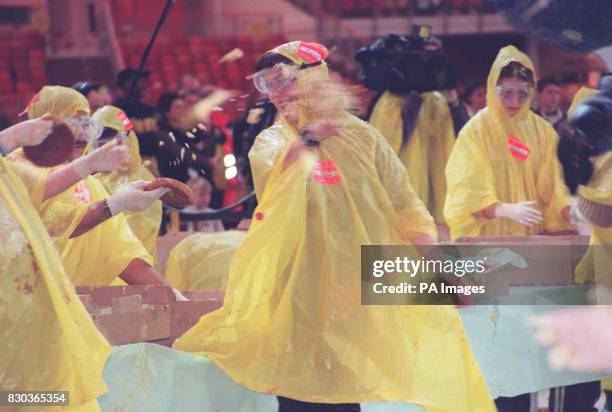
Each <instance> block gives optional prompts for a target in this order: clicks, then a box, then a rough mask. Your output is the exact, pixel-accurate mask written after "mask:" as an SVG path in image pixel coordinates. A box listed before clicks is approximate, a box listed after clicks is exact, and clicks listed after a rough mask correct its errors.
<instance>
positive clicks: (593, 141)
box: [557, 90, 612, 193]
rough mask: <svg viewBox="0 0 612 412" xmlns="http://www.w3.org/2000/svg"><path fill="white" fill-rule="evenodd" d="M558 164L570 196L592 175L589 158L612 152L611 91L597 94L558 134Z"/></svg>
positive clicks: (577, 108)
mask: <svg viewBox="0 0 612 412" xmlns="http://www.w3.org/2000/svg"><path fill="white" fill-rule="evenodd" d="M559 136H560V140H559V146H558V149H557V152H558V155H559V161H560V162H561V165H562V166H563V172H564V175H565V182H566V184H567V185H568V187H569V188H570V191H571V192H572V193H575V192H576V189H577V188H578V185H580V184H586V183H588V181H589V180H590V179H591V175H592V174H593V165H592V164H591V161H590V158H591V157H594V156H599V155H602V154H604V153H606V152H609V151H610V150H612V90H604V91H601V92H599V93H597V94H596V95H595V96H593V97H592V98H591V99H589V100H587V101H586V102H584V103H582V104H580V105H578V107H576V109H574V113H573V114H572V117H571V119H569V122H568V124H566V125H564V126H563V127H562V128H561V129H560V130H559Z"/></svg>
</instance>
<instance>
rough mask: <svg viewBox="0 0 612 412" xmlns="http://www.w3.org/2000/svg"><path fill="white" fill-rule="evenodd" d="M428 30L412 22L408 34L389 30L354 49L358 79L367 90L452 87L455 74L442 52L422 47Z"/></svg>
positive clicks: (404, 90) (397, 92) (404, 91)
mask: <svg viewBox="0 0 612 412" xmlns="http://www.w3.org/2000/svg"><path fill="white" fill-rule="evenodd" d="M430 31H431V29H430V27H428V26H414V27H413V28H412V35H410V36H398V35H395V34H390V35H388V36H386V37H382V38H379V39H377V40H376V41H374V43H372V44H370V45H368V46H364V47H362V48H360V49H359V50H357V53H356V54H355V59H356V60H357V61H358V62H359V64H360V65H361V70H360V73H359V77H360V81H361V82H362V83H363V84H364V85H365V86H366V87H367V88H368V89H370V90H375V91H378V92H383V91H387V90H388V91H390V92H392V93H395V94H407V93H409V92H412V91H414V92H419V93H422V92H430V91H434V90H448V89H454V88H455V86H456V74H455V70H454V68H453V67H452V66H451V65H450V64H448V58H447V55H446V52H444V50H441V49H437V50H427V49H426V47H425V45H426V41H427V39H428V38H429V35H430Z"/></svg>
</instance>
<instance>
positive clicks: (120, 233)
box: [17, 86, 153, 286]
mask: <svg viewBox="0 0 612 412" xmlns="http://www.w3.org/2000/svg"><path fill="white" fill-rule="evenodd" d="M78 112H85V113H89V104H88V102H87V100H86V99H85V98H84V97H83V96H82V95H81V94H80V93H78V92H77V91H75V90H73V89H69V88H66V87H61V86H45V87H43V89H42V90H41V91H40V92H39V93H38V94H37V95H36V97H35V98H34V99H33V101H32V102H31V103H30V105H29V107H28V117H29V118H36V117H39V116H43V115H44V114H46V113H49V114H51V115H54V116H57V117H60V118H70V117H73V116H75V115H76V114H77V113H78ZM17 161H25V160H23V159H21V160H17ZM32 167H33V166H32ZM106 197H108V193H107V192H106V190H105V189H104V186H102V184H101V183H100V182H99V181H98V180H97V179H96V178H95V177H93V176H89V177H87V178H86V179H85V180H82V181H81V182H79V183H77V184H76V185H74V186H72V187H71V188H70V189H68V190H66V191H64V192H62V193H60V194H59V195H57V196H54V197H52V198H50V199H48V200H46V201H44V202H42V204H41V205H39V206H37V209H38V211H39V213H40V216H41V218H42V221H43V223H44V224H45V227H46V229H47V231H48V232H49V235H51V238H52V239H53V241H54V242H55V244H56V246H57V249H58V250H59V251H60V254H61V257H62V260H63V263H64V269H65V271H66V274H67V275H68V277H69V278H70V279H71V280H72V282H73V283H74V284H75V285H77V286H96V285H108V284H110V283H111V282H112V281H113V280H114V279H115V278H116V277H117V276H119V275H120V274H121V272H122V271H123V270H124V269H125V268H126V267H127V265H128V264H129V263H130V262H131V261H132V260H133V259H137V258H140V259H142V260H144V261H146V262H147V263H149V264H151V265H152V264H153V258H152V257H151V255H149V254H148V253H147V251H146V250H145V248H144V247H143V246H142V244H141V243H140V241H139V240H138V239H137V238H136V236H134V234H133V233H132V231H131V230H130V227H129V226H128V223H127V220H126V219H125V216H123V215H122V214H119V215H117V216H114V217H112V218H111V219H108V220H107V221H105V222H103V223H101V224H99V225H98V226H96V227H95V228H93V229H92V230H90V231H88V232H87V233H85V234H83V235H81V236H78V237H76V238H74V239H70V235H71V234H72V233H73V232H74V230H75V229H76V227H77V226H78V225H79V223H80V222H81V220H82V219H83V217H84V216H85V214H86V213H87V210H88V209H89V207H90V205H91V203H95V202H98V201H101V200H103V199H104V198H106Z"/></svg>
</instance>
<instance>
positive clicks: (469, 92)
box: [463, 80, 487, 102]
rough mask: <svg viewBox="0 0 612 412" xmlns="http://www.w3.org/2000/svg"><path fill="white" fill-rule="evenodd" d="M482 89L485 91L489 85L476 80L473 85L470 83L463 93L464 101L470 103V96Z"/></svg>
mask: <svg viewBox="0 0 612 412" xmlns="http://www.w3.org/2000/svg"><path fill="white" fill-rule="evenodd" d="M481 87H482V88H485V89H486V88H487V85H486V84H485V82H483V81H482V80H474V81H472V82H471V83H468V85H467V86H466V87H465V90H464V92H463V100H465V101H466V102H470V96H471V95H472V93H474V92H475V91H476V90H477V89H480V88H481Z"/></svg>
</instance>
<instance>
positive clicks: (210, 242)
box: [164, 230, 246, 291]
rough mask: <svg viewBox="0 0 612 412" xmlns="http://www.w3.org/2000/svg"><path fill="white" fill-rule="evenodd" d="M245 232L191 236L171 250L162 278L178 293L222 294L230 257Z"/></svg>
mask: <svg viewBox="0 0 612 412" xmlns="http://www.w3.org/2000/svg"><path fill="white" fill-rule="evenodd" d="M245 237H246V232H243V231H240V230H228V231H225V232H216V233H195V234H193V235H191V236H189V237H187V238H185V239H183V240H181V242H180V243H179V244H178V245H176V246H175V247H174V249H172V251H171V252H170V256H169V257H168V264H167V265H166V270H165V271H164V278H165V279H166V280H167V281H168V283H170V284H171V285H172V286H174V287H175V288H177V289H178V290H183V291H185V290H208V291H224V290H225V289H226V287H227V279H228V275H229V268H230V263H231V261H232V258H233V257H234V254H235V253H236V250H237V249H238V247H239V246H240V245H241V244H242V241H243V240H244V238H245Z"/></svg>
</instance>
